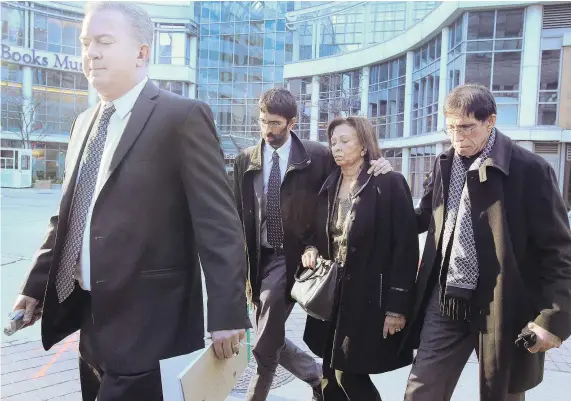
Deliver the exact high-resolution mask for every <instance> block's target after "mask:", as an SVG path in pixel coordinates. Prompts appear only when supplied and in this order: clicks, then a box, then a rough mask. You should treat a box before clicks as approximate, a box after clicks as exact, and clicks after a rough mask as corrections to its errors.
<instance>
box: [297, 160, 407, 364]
mask: <svg viewBox="0 0 571 401" xmlns="http://www.w3.org/2000/svg"><path fill="white" fill-rule="evenodd" d="M339 177H340V169H339V168H337V169H336V170H335V171H334V172H333V173H332V174H331V175H330V176H329V178H328V179H327V181H326V182H325V183H324V185H323V188H322V189H321V191H320V193H319V198H318V210H317V216H316V217H317V230H318V231H317V236H316V242H315V244H314V245H315V246H316V247H317V248H318V250H319V253H320V255H321V256H323V257H324V258H326V259H331V257H332V255H331V251H330V248H331V238H330V236H329V233H328V226H329V224H328V223H329V218H330V216H331V213H332V206H333V202H334V200H335V196H336V189H337V182H338V180H339ZM357 188H360V189H359V190H358V191H357V192H356V195H355V197H354V200H353V205H352V208H351V211H350V214H349V216H350V217H349V219H350V220H349V225H348V243H347V245H348V255H347V260H346V262H345V269H344V274H343V277H342V284H341V286H342V288H341V293H340V294H341V295H340V299H338V302H339V312H338V317H337V326H336V334H335V336H334V344H333V352H332V363H331V365H332V367H333V368H335V369H338V370H342V371H349V372H353V373H362V374H369V373H382V372H387V371H390V370H394V369H398V368H401V367H403V366H406V365H408V364H410V363H411V362H412V348H409V349H402V350H401V352H400V353H398V352H397V351H398V349H399V347H400V346H401V340H402V337H403V335H402V333H400V334H396V335H394V336H388V338H387V339H383V326H384V321H385V312H386V311H391V312H396V313H402V314H404V315H405V316H408V315H409V314H410V310H411V307H412V303H413V298H414V294H413V291H414V281H415V277H416V271H417V267H418V236H417V233H416V218H415V214H414V208H413V204H412V197H411V194H410V190H409V187H408V184H407V183H406V181H405V179H404V177H403V176H402V175H400V174H399V173H394V172H391V173H388V174H386V175H380V176H378V177H374V176H371V175H368V174H367V167H365V168H363V171H362V172H361V175H360V176H359V178H358V186H357ZM330 329H331V327H330V323H328V322H321V321H318V320H315V319H313V318H311V317H309V318H308V320H307V325H306V330H305V333H304V340H305V342H306V343H307V344H308V346H309V347H310V349H311V350H312V351H313V352H314V353H315V354H317V355H319V356H323V353H324V350H325V346H326V343H327V339H328V335H329V333H330Z"/></svg>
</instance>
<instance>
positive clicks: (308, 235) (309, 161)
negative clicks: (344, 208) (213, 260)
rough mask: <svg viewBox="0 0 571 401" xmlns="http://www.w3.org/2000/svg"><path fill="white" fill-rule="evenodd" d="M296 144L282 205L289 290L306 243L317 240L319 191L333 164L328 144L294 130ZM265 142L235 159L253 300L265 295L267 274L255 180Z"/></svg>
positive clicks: (292, 144)
mask: <svg viewBox="0 0 571 401" xmlns="http://www.w3.org/2000/svg"><path fill="white" fill-rule="evenodd" d="M291 138H292V143H291V150H290V157H289V161H288V167H287V170H286V172H285V176H284V179H283V182H282V186H281V189H280V209H281V213H282V226H283V231H284V239H283V249H284V252H285V259H286V266H287V286H286V293H287V297H288V299H290V295H289V294H290V292H291V288H292V286H293V282H294V274H295V272H296V269H297V266H298V265H299V263H300V262H301V255H302V254H303V251H304V249H305V247H306V246H307V245H308V244H310V243H311V242H312V236H313V235H314V233H315V229H314V226H313V224H314V221H315V218H314V216H315V210H316V208H317V193H318V192H319V189H320V188H321V185H323V182H324V181H325V179H326V178H327V176H328V175H329V173H330V171H331V169H332V168H333V165H334V162H333V157H332V156H331V152H330V151H329V149H328V148H327V147H326V146H324V145H322V144H320V143H317V142H312V141H306V140H302V139H299V138H298V137H297V135H295V133H293V132H292V133H291ZM263 147H264V146H263V141H260V142H259V143H258V144H257V145H255V146H252V147H249V148H247V149H245V150H243V151H242V152H241V153H240V154H239V155H238V157H236V160H235V162H234V197H235V199H236V204H237V207H238V214H239V215H240V218H241V220H242V227H243V230H244V236H245V238H246V250H247V254H248V267H249V269H248V278H249V282H250V285H251V293H250V294H249V295H250V300H251V301H253V302H257V301H258V300H259V297H260V286H261V280H262V278H263V277H262V275H261V273H260V271H259V266H260V227H259V222H260V221H261V216H256V210H258V213H260V212H259V211H260V210H261V208H260V207H256V202H258V203H259V201H260V200H259V199H257V197H256V193H255V190H254V180H255V179H256V175H257V174H262V160H263V158H262V151H263Z"/></svg>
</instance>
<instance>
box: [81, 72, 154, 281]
mask: <svg viewBox="0 0 571 401" xmlns="http://www.w3.org/2000/svg"><path fill="white" fill-rule="evenodd" d="M147 81H148V77H145V78H144V79H143V80H141V82H139V83H138V84H137V85H135V86H134V87H133V89H131V90H130V91H129V92H127V93H125V94H124V95H123V96H121V97H120V98H119V99H116V100H114V101H113V102H112V103H113V104H114V105H115V113H113V115H112V116H111V119H110V120H109V125H108V126H107V138H106V140H105V147H104V148H103V154H102V155H101V164H100V165H99V172H98V173H97V182H96V184H95V190H94V193H93V198H92V200H91V206H90V207H89V211H88V212H87V216H86V221H85V230H84V231H83V243H82V246H81V251H80V254H79V263H78V264H77V266H76V268H75V279H76V280H77V281H78V283H79V285H80V286H81V288H83V289H84V290H86V291H91V256H90V249H89V244H90V237H91V215H92V213H93V207H94V205H95V202H96V200H97V196H98V195H99V192H101V189H102V188H103V185H104V184H105V182H104V179H105V175H106V173H107V171H108V170H109V166H110V165H111V160H112V159H113V155H114V154H115V150H116V149H117V145H119V141H120V140H121V137H122V136H123V131H125V127H126V126H127V123H128V122H129V118H130V117H131V110H132V109H133V106H134V105H135V102H136V101H137V99H138V98H139V95H140V94H141V91H142V90H143V88H144V87H145V85H146V84H147ZM106 105H107V103H106V102H101V107H100V108H99V115H98V116H97V120H96V121H95V124H93V128H92V130H91V132H90V133H89V135H94V134H95V133H96V132H97V124H98V123H99V119H100V118H101V113H102V112H103V109H104V108H105V106H106ZM84 156H85V155H82V158H83V157H84ZM80 169H81V164H80ZM77 178H78V179H79V174H78V175H77Z"/></svg>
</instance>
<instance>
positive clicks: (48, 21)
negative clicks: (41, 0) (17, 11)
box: [33, 6, 82, 56]
mask: <svg viewBox="0 0 571 401" xmlns="http://www.w3.org/2000/svg"><path fill="white" fill-rule="evenodd" d="M35 10H36V11H35V14H34V27H33V29H34V48H35V49H38V50H47V51H50V52H54V53H64V54H70V55H76V56H79V55H81V44H80V42H79V34H80V32H81V19H82V16H81V15H80V14H75V13H68V12H67V11H61V10H57V9H48V8H45V7H42V6H36V7H35ZM44 11H48V12H49V13H50V15H46V14H44V13H43V12H44ZM53 14H60V15H62V17H59V16H55V15H53ZM64 15H65V16H66V17H65V18H64V17H63V16H64Z"/></svg>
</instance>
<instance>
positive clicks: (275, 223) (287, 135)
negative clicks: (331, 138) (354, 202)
mask: <svg viewBox="0 0 571 401" xmlns="http://www.w3.org/2000/svg"><path fill="white" fill-rule="evenodd" d="M259 106H260V117H259V123H260V129H261V132H262V139H261V140H260V142H259V143H258V144H257V145H255V146H253V147H250V148H248V149H245V150H244V151H243V152H242V153H241V154H240V155H238V157H237V158H236V161H235V164H234V195H235V197H236V203H237V205H238V213H239V214H240V217H241V220H242V224H243V226H244V233H245V237H246V245H247V251H248V258H249V268H250V270H249V282H250V285H251V298H252V301H253V303H254V305H255V306H256V335H257V342H256V345H255V347H254V349H253V354H254V357H255V358H256V361H257V363H258V370H257V372H256V376H255V377H254V378H253V379H252V382H251V383H250V388H249V389H248V393H247V395H246V400H248V401H255V400H260V401H263V400H265V399H266V397H267V396H268V392H269V390H270V386H271V384H272V380H273V378H274V374H275V371H276V369H277V366H278V364H280V365H282V366H283V367H285V368H286V369H287V370H289V371H290V372H292V373H293V374H294V375H295V376H296V377H298V378H299V379H301V380H303V381H305V382H306V383H308V384H309V385H310V386H312V388H313V400H321V399H322V395H321V379H322V369H321V366H319V364H317V363H316V362H315V361H314V359H313V358H312V357H311V356H309V355H307V354H306V353H304V352H303V351H301V350H300V349H299V348H298V347H297V346H296V345H295V344H294V343H293V342H291V341H290V340H288V339H287V338H286V337H285V323H286V320H287V318H288V316H289V314H290V312H291V310H292V308H293V306H294V302H293V299H292V298H291V296H290V293H291V288H292V286H293V282H294V274H295V272H296V270H297V267H298V265H299V264H300V262H301V255H302V254H303V252H304V250H305V247H306V246H308V245H310V244H312V236H313V235H314V234H315V228H314V220H315V213H316V207H317V194H318V193H319V190H320V189H321V186H322V185H323V183H324V182H325V179H326V178H327V177H328V176H329V173H330V172H331V171H332V169H333V167H334V165H335V163H334V160H333V157H332V156H331V152H330V151H329V149H328V148H327V147H325V146H324V145H322V144H319V143H316V142H312V141H307V140H302V139H299V138H298V137H297V135H296V134H295V133H294V132H293V131H292V129H293V126H294V125H295V120H296V119H295V117H296V116H297V103H296V100H295V97H294V96H293V95H292V94H291V92H289V91H288V90H287V89H283V88H275V89H270V90H269V91H267V92H266V93H264V94H263V95H262V97H261V98H260V101H259ZM372 164H373V167H372V168H371V171H373V170H374V173H375V175H378V174H380V173H386V172H387V171H390V170H391V169H392V168H391V167H390V163H388V161H386V160H385V159H382V158H381V159H379V160H376V161H374V162H373V163H372Z"/></svg>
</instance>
